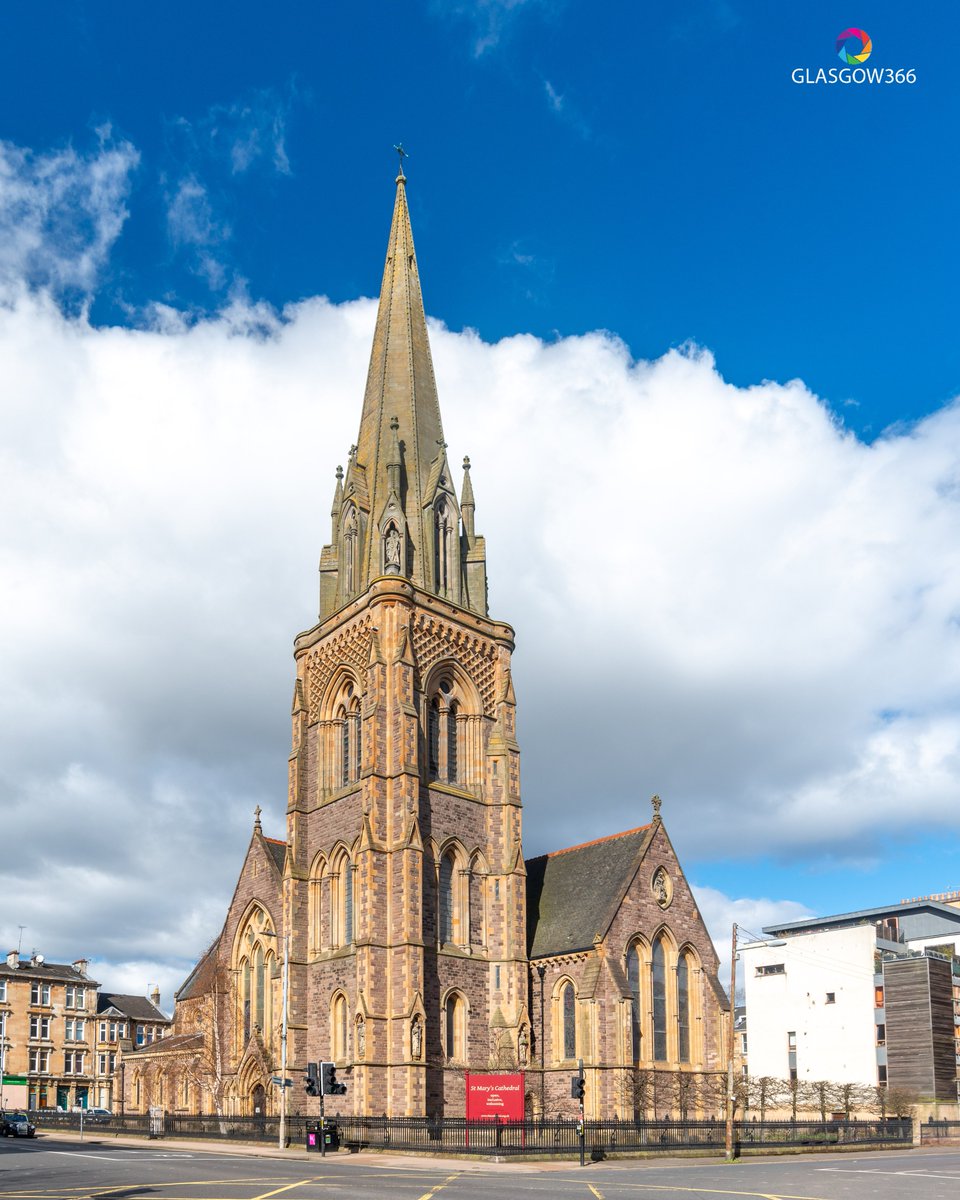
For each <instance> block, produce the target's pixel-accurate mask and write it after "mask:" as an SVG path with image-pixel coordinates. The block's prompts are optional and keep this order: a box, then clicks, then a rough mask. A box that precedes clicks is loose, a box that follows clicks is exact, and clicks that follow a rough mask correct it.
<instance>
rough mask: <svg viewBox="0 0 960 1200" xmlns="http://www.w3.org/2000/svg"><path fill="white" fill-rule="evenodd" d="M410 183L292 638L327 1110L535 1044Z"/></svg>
mask: <svg viewBox="0 0 960 1200" xmlns="http://www.w3.org/2000/svg"><path fill="white" fill-rule="evenodd" d="M405 185H406V179H405V177H404V175H403V173H402V171H401V173H400V174H399V175H398V177H397V180H396V188H397V191H396V202H395V205H394V210H393V222H392V225H391V229H390V240H389V244H388V246H387V259H386V265H385V267H384V273H383V283H382V287H381V291H380V305H379V311H378V314H377V323H376V331H375V333H374V339H373V350H372V353H371V356H370V368H369V373H368V376H367V385H366V391H365V394H364V400H363V410H362V414H361V418H360V431H359V435H358V438H357V443H356V445H355V446H353V447H352V448H351V450H350V455H349V461H348V464H347V470H346V474H344V473H343V471H342V469H340V468H338V469H337V482H336V489H335V493H334V499H333V508H332V513H331V518H332V530H331V537H330V544H329V545H328V546H325V547H324V548H323V552H322V555H321V559H320V613H319V622H318V624H316V625H315V626H314V627H313V628H312V629H309V630H307V631H306V632H305V633H302V634H300V636H299V637H298V638H297V639H296V643H295V650H294V654H295V659H296V668H297V679H296V688H295V693H294V704H293V751H292V754H291V757H290V774H289V802H288V840H289V854H288V873H287V878H286V881H285V904H284V923H285V925H286V928H287V929H289V930H290V931H291V935H292V938H291V964H292V965H291V983H292V991H291V1029H292V1037H293V1046H294V1066H302V1065H303V1063H304V1062H306V1061H307V1060H316V1059H332V1060H333V1061H335V1062H336V1063H337V1064H338V1075H339V1077H340V1078H341V1079H345V1080H346V1081H347V1082H348V1088H349V1090H348V1093H347V1095H346V1096H345V1097H344V1098H343V1102H342V1104H341V1106H340V1107H341V1111H345V1112H346V1111H350V1112H358V1113H371V1114H377V1115H379V1114H381V1113H384V1112H385V1113H387V1114H388V1115H404V1114H411V1115H416V1114H425V1113H429V1114H442V1113H444V1112H446V1113H448V1114H460V1113H462V1111H463V1108H462V1105H463V1089H464V1081H463V1069H464V1067H467V1068H469V1069H471V1070H487V1069H490V1068H491V1067H492V1066H500V1067H510V1066H518V1065H519V1066H523V1065H525V1060H526V1056H527V1048H528V1046H529V1042H530V1038H529V1032H530V1031H529V1018H528V1014H527V1011H526V974H527V963H526V943H525V929H526V919H525V890H526V889H525V885H526V877H525V871H524V863H523V851H522V847H521V806H520V770H519V749H518V745H517V740H516V698H515V695H514V690H513V684H512V682H511V676H510V657H511V653H512V651H513V647H514V633H513V630H512V629H511V627H510V626H509V625H506V624H504V623H502V622H499V621H494V620H492V619H491V618H490V617H489V616H488V614H487V595H486V591H487V588H486V551H485V546H484V540H483V538H482V537H480V536H478V535H477V533H476V532H475V529H474V496H473V487H472V485H471V479H470V463H469V459H464V462H463V468H464V469H463V480H462V484H461V487H460V493H459V497H458V495H457V489H456V488H455V486H454V482H453V478H452V473H451V470H450V465H449V462H448V459H447V446H446V442H445V441H444V437H443V428H442V423H441V418H440V406H439V402H438V398H437V389H436V383H435V381H434V375H433V364H432V360H431V356H430V345H429V342H428V338H427V326H426V319H425V316H424V309H423V299H422V296H421V292H420V278H419V273H418V270H417V260H416V254H415V252H414V245H413V234H412V231H411V227H410V215H409V212H408V209H407V198H406V191H405ZM327 1107H328V1111H330V1110H331V1109H335V1108H336V1107H337V1106H336V1104H331V1103H330V1102H329V1101H328V1105H327Z"/></svg>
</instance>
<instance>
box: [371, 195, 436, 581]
mask: <svg viewBox="0 0 960 1200" xmlns="http://www.w3.org/2000/svg"><path fill="white" fill-rule="evenodd" d="M396 184H397V195H396V202H395V204H394V208H393V221H392V223H391V226H390V240H389V242H388V245H387V259H386V263H385V265H384V269H383V283H382V285H381V288H380V307H379V310H378V312H377V325H376V331H375V333H374V337H373V350H372V352H371V354H370V368H369V371H368V374H367V387H366V392H365V393H364V399H363V414H362V416H361V418H360V434H359V437H358V439H357V450H356V456H355V459H356V462H357V463H358V464H361V465H362V466H363V467H364V468H365V469H366V477H367V482H368V487H369V489H370V509H371V511H370V516H371V519H372V521H373V523H374V526H376V525H377V524H378V523H379V521H380V520H381V517H382V515H383V511H384V509H385V506H386V502H387V498H388V495H389V491H390V486H389V485H390V479H389V474H390V472H389V468H390V467H391V466H395V463H394V461H393V460H394V459H395V457H396V450H395V447H396V445H397V441H398V440H399V443H400V445H401V447H402V459H403V461H402V467H401V470H400V490H401V495H400V497H399V499H400V501H401V503H402V505H403V509H404V512H405V514H406V519H407V529H408V533H409V536H410V539H411V541H412V543H413V554H412V556H411V560H412V561H411V562H410V564H409V565H410V567H411V568H412V570H408V572H407V573H408V574H409V575H410V576H411V577H412V578H413V580H414V582H416V583H419V584H421V585H424V584H425V583H426V580H425V578H424V568H425V560H426V558H427V555H426V554H425V553H424V551H425V538H426V537H427V532H428V531H427V529H426V528H425V521H424V504H425V502H427V501H428V499H429V497H428V496H427V495H426V490H427V482H428V480H429V477H430V473H431V466H432V465H433V464H434V462H435V460H436V459H437V457H438V456H439V455H440V454H442V452H443V447H444V440H443V425H442V423H441V420H440V404H439V401H438V399H437V385H436V382H435V380H434V375H433V360H432V359H431V356H430V343H429V341H428V339H427V320H426V316H425V314H424V309H423V296H422V294H421V291H420V276H419V273H418V271H417V256H416V252H415V250H414V246H413V231H412V229H411V227H410V212H409V209H408V208H407V194H406V186H405V185H406V177H405V176H404V175H403V174H402V173H401V174H400V175H398V176H397V180H396ZM394 418H396V427H395V428H391V422H392V421H393V419H394ZM378 553H379V542H378V539H377V538H369V539H368V540H367V553H366V562H365V563H364V564H363V575H364V579H365V581H369V580H370V579H372V578H374V577H375V576H376V575H379V574H380V564H379V560H378Z"/></svg>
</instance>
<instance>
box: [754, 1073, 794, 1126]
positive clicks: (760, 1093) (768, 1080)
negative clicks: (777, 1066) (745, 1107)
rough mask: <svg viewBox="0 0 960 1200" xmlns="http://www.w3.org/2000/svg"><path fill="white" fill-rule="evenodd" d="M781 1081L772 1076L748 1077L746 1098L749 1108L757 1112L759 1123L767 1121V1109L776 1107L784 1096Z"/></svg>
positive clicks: (783, 1081) (782, 1082)
mask: <svg viewBox="0 0 960 1200" xmlns="http://www.w3.org/2000/svg"><path fill="white" fill-rule="evenodd" d="M784 1083H785V1080H783V1079H775V1078H774V1077H773V1076H772V1075H757V1076H750V1077H749V1078H748V1080H747V1096H748V1102H749V1105H750V1107H751V1108H753V1109H756V1110H757V1114H758V1116H759V1118H760V1120H761V1121H765V1120H766V1119H767V1109H768V1108H770V1107H776V1106H777V1105H778V1104H779V1103H780V1099H781V1097H782V1096H783V1094H784Z"/></svg>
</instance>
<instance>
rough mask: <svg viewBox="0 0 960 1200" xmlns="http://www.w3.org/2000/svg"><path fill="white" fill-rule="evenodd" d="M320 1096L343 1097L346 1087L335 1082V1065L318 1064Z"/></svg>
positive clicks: (330, 1063)
mask: <svg viewBox="0 0 960 1200" xmlns="http://www.w3.org/2000/svg"><path fill="white" fill-rule="evenodd" d="M320 1094H321V1095H323V1096H345V1095H346V1094H347V1085H346V1084H345V1083H338V1082H337V1068H336V1064H335V1063H332V1062H322V1063H321V1064H320Z"/></svg>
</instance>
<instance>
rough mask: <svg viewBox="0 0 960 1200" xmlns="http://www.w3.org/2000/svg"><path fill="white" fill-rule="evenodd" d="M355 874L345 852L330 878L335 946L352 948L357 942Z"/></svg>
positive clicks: (331, 914)
mask: <svg viewBox="0 0 960 1200" xmlns="http://www.w3.org/2000/svg"><path fill="white" fill-rule="evenodd" d="M354 874H355V872H354V869H353V863H352V862H351V861H350V856H349V855H348V854H347V853H346V852H343V853H342V854H341V855H340V856H339V858H338V859H337V860H336V862H335V864H334V867H333V870H332V872H331V876H330V916H331V922H332V930H331V937H332V942H333V945H334V946H352V945H353V943H354V940H355V929H354V899H355V891H356V882H355V879H354Z"/></svg>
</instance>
